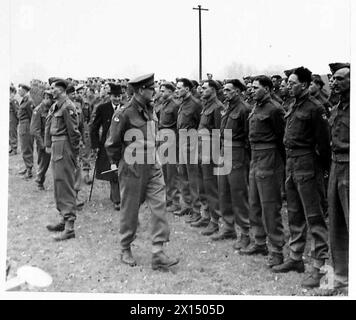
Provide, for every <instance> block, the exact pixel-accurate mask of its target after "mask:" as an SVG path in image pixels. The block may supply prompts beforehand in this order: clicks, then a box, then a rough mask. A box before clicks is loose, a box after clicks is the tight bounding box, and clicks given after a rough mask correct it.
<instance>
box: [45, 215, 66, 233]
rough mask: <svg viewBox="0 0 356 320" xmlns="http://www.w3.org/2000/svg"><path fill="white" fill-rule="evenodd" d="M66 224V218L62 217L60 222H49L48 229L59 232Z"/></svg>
mask: <svg viewBox="0 0 356 320" xmlns="http://www.w3.org/2000/svg"><path fill="white" fill-rule="evenodd" d="M64 226H65V223H64V219H63V218H62V219H61V221H59V222H58V223H54V224H49V225H47V226H46V228H47V229H48V231H52V232H58V231H63V230H64Z"/></svg>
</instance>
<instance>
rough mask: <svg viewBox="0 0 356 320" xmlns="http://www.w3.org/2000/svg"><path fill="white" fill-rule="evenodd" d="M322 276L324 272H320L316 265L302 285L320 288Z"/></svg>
mask: <svg viewBox="0 0 356 320" xmlns="http://www.w3.org/2000/svg"><path fill="white" fill-rule="evenodd" d="M322 277H323V274H322V273H321V272H320V269H318V268H315V267H314V268H313V270H312V272H310V273H309V274H308V275H307V276H306V277H305V278H304V280H303V281H302V287H303V288H309V289H312V288H318V287H319V286H320V279H321V278H322Z"/></svg>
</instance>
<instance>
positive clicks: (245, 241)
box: [233, 233, 250, 250]
mask: <svg viewBox="0 0 356 320" xmlns="http://www.w3.org/2000/svg"><path fill="white" fill-rule="evenodd" d="M249 244H250V236H249V235H248V234H244V233H241V236H240V239H239V240H238V241H236V242H235V243H234V245H233V248H234V249H235V250H241V249H245V248H247V246H248V245H249Z"/></svg>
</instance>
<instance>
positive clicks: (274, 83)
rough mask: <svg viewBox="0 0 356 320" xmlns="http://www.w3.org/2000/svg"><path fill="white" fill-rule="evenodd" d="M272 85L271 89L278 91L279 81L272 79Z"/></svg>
mask: <svg viewBox="0 0 356 320" xmlns="http://www.w3.org/2000/svg"><path fill="white" fill-rule="evenodd" d="M271 80H272V84H273V88H276V89H278V88H279V86H280V81H279V80H278V79H277V78H272V79H271Z"/></svg>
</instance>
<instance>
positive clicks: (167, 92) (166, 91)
mask: <svg viewBox="0 0 356 320" xmlns="http://www.w3.org/2000/svg"><path fill="white" fill-rule="evenodd" d="M160 92H161V95H162V97H163V99H168V98H169V97H170V96H171V95H172V94H173V92H172V90H170V89H168V88H166V87H165V86H161V90H160Z"/></svg>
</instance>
